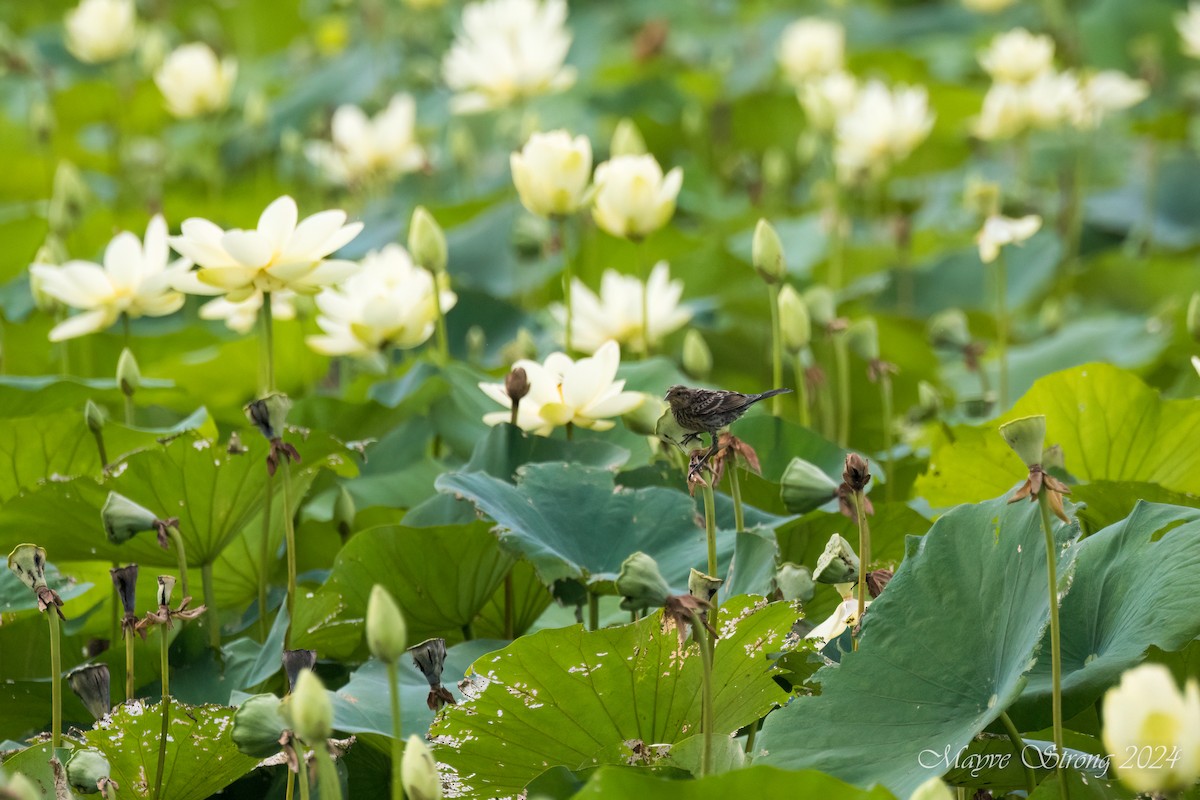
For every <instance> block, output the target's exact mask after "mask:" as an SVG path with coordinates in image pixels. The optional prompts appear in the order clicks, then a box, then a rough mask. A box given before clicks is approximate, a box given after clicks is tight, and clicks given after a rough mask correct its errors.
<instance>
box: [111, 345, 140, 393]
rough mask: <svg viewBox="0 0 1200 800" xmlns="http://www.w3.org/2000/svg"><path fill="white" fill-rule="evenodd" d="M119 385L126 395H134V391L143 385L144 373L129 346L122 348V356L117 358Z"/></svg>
mask: <svg viewBox="0 0 1200 800" xmlns="http://www.w3.org/2000/svg"><path fill="white" fill-rule="evenodd" d="M117 385H118V386H120V387H121V391H122V392H123V393H124V394H125V396H126V397H133V393H134V392H136V391H137V390H138V387H139V386H141V385H142V373H141V370H139V369H138V363H137V359H136V358H134V357H133V351H131V350H130V349H129V348H128V347H126V348H123V349H122V350H121V356H120V357H119V358H118V359H117Z"/></svg>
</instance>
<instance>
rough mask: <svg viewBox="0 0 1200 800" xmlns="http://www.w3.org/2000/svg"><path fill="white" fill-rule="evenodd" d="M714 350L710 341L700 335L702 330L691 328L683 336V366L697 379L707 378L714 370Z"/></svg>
mask: <svg viewBox="0 0 1200 800" xmlns="http://www.w3.org/2000/svg"><path fill="white" fill-rule="evenodd" d="M712 367H713V357H712V350H710V349H709V348H708V342H706V341H704V337H703V336H701V335H700V331H698V330H696V329H695V328H689V329H688V332H687V333H686V334H684V337H683V368H684V370H685V371H686V372H687V374H688V375H691V376H692V377H693V378H696V379H697V380H705V379H706V378H708V376H709V374H710V373H711V372H712Z"/></svg>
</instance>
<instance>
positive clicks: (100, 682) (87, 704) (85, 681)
mask: <svg viewBox="0 0 1200 800" xmlns="http://www.w3.org/2000/svg"><path fill="white" fill-rule="evenodd" d="M67 683H68V684H69V685H70V687H71V691H73V692H74V693H75V695H76V696H77V697H78V698H79V699H80V700H81V701H83V707H84V708H86V709H87V710H88V713H89V714H91V715H92V716H93V717H95V718H96V719H100V718H101V717H105V716H108V712H109V711H112V696H111V694H110V693H109V686H110V679H109V672H108V664H84V665H82V666H79V667H76V668H75V669H73V670H71V671H70V672H68V673H67Z"/></svg>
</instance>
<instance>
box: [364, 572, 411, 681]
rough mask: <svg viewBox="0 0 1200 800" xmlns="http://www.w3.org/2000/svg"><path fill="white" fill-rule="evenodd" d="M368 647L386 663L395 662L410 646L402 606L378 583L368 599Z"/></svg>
mask: <svg viewBox="0 0 1200 800" xmlns="http://www.w3.org/2000/svg"><path fill="white" fill-rule="evenodd" d="M366 630H367V648H368V649H369V650H370V651H371V655H373V656H375V657H376V658H378V659H379V660H380V661H382V662H384V663H385V664H395V663H396V661H397V660H399V658H400V656H402V655H404V651H405V650H406V649H407V647H408V641H407V640H408V631H407V630H406V628H405V625H404V615H403V614H402V613H400V606H398V605H396V601H395V600H394V599H392V596H391V595H390V594H389V593H388V590H387V589H385V588H383V587H382V586H380V585H379V584H378V583H377V584H375V585H374V586H373V587H371V596H370V597H369V598H368V599H367V626H366Z"/></svg>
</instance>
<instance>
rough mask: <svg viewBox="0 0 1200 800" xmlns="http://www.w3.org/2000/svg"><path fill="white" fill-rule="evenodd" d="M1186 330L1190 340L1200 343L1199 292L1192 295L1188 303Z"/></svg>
mask: <svg viewBox="0 0 1200 800" xmlns="http://www.w3.org/2000/svg"><path fill="white" fill-rule="evenodd" d="M1187 329H1188V333H1190V334H1191V335H1192V340H1193V341H1196V342H1200V292H1196V293H1195V294H1193V295H1192V299H1191V300H1189V301H1188V308H1187Z"/></svg>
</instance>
